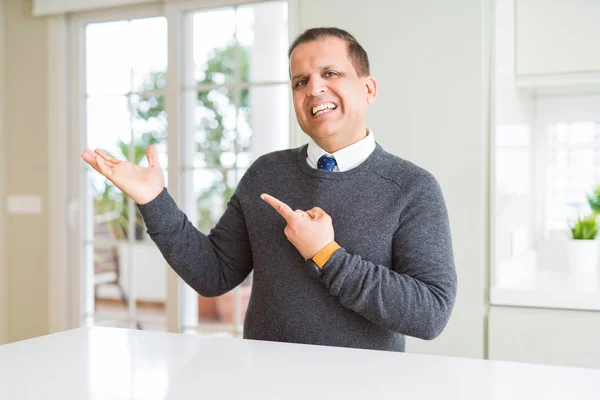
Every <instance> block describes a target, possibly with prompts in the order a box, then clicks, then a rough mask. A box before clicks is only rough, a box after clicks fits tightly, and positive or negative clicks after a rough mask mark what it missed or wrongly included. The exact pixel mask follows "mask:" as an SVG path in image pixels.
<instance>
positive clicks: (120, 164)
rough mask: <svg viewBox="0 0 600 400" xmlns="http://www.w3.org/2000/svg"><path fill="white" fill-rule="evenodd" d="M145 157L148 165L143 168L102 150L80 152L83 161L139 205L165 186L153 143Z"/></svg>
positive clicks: (149, 199)
mask: <svg viewBox="0 0 600 400" xmlns="http://www.w3.org/2000/svg"><path fill="white" fill-rule="evenodd" d="M146 157H147V158H148V165H149V167H146V168H144V167H140V166H137V165H134V164H132V163H130V162H129V161H121V160H117V159H116V158H112V157H111V156H109V155H108V154H106V153H105V152H104V151H102V150H96V151H95V152H93V151H91V150H89V149H86V150H85V151H84V152H83V153H82V154H81V158H83V159H84V160H85V162H87V163H88V164H89V165H91V166H92V168H94V169H95V170H96V171H98V172H100V173H101V174H102V175H104V176H105V177H106V179H108V180H109V181H111V182H112V183H113V184H114V185H115V186H116V187H117V188H119V189H120V190H121V191H122V192H123V193H125V194H126V195H127V196H129V197H130V198H131V199H133V201H135V202H136V203H137V204H140V205H143V204H146V203H149V202H150V201H152V200H154V199H155V198H156V196H158V195H159V194H160V192H162V190H163V188H164V187H165V176H164V174H163V171H162V169H161V168H160V165H159V164H158V155H157V153H156V147H155V146H154V145H150V146H148V148H147V149H146Z"/></svg>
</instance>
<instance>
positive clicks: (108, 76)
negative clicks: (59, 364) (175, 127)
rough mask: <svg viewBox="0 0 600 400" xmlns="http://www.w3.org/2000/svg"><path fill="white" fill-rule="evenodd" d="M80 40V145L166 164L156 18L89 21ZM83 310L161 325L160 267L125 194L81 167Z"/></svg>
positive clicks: (99, 319) (162, 55)
mask: <svg viewBox="0 0 600 400" xmlns="http://www.w3.org/2000/svg"><path fill="white" fill-rule="evenodd" d="M84 43H85V67H86V70H85V115H86V124H85V147H89V148H92V149H96V148H99V149H104V150H105V151H106V152H108V153H109V154H110V155H112V156H113V157H115V158H118V159H121V160H129V161H131V162H133V163H135V164H139V165H144V164H145V165H147V160H146V159H145V149H146V147H148V146H149V145H150V144H156V145H157V147H158V150H159V153H160V154H161V157H162V159H161V160H160V162H161V165H163V166H167V160H166V158H165V155H166V133H167V118H166V114H165V111H164V87H165V72H166V67H167V21H166V19H165V18H164V17H154V18H141V19H131V20H121V21H110V22H100V23H90V24H87V25H86V26H85V30H84ZM85 174H86V175H85V177H86V179H85V182H86V186H85V189H86V190H85V197H84V210H85V211H84V212H85V214H86V216H87V218H85V220H84V226H85V230H84V238H83V241H82V242H81V243H82V252H83V258H84V262H83V266H84V269H85V270H84V271H83V274H82V275H83V276H84V277H85V280H84V285H85V287H84V290H83V293H84V294H85V295H84V296H85V297H84V302H83V304H84V309H85V310H86V311H85V314H84V316H85V319H86V320H87V323H88V324H92V323H93V324H96V325H110V326H126V327H127V326H138V327H143V328H145V329H160V330H164V329H165V326H166V325H165V321H166V320H165V315H164V300H165V297H166V296H165V285H164V282H165V271H164V267H163V263H164V261H163V260H162V257H161V256H160V252H159V251H158V250H157V249H156V246H153V243H152V242H151V241H150V240H149V237H148V235H147V234H146V233H145V226H144V222H143V220H142V218H141V215H140V213H139V212H138V211H137V208H136V207H135V204H134V203H133V201H131V200H129V199H128V198H127V197H126V196H125V195H124V194H123V193H122V192H121V191H120V190H119V189H117V188H116V187H115V186H114V185H112V184H111V183H110V182H108V181H107V180H106V179H104V178H103V177H102V176H101V175H100V174H98V173H97V172H96V171H94V170H93V169H92V168H90V167H87V166H86V168H85Z"/></svg>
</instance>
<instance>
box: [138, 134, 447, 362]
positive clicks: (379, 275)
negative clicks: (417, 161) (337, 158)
mask: <svg viewBox="0 0 600 400" xmlns="http://www.w3.org/2000/svg"><path fill="white" fill-rule="evenodd" d="M306 148H307V147H306V146H303V147H300V148H297V149H292V150H284V151H279V152H275V153H270V154H267V155H265V156H262V157H260V158H259V159H257V160H256V161H255V162H254V163H253V164H252V166H251V167H250V169H248V171H247V172H246V173H245V175H244V177H243V178H242V180H241V182H240V184H239V185H238V187H237V189H236V191H235V193H234V195H233V196H232V198H231V200H230V201H229V203H228V205H227V209H226V211H225V213H224V214H223V216H222V217H221V219H220V220H219V222H218V224H217V225H216V226H215V227H214V228H213V229H212V230H211V232H210V234H209V235H208V236H206V235H204V234H202V233H200V232H199V231H198V230H197V229H196V228H195V227H194V226H193V225H192V224H191V223H190V221H189V220H188V219H187V217H186V216H185V214H184V213H183V212H182V211H181V210H179V208H178V207H177V205H176V203H175V202H174V201H173V199H172V198H171V196H170V195H169V194H168V192H167V190H166V189H165V190H163V192H162V193H161V194H160V195H159V196H158V197H157V198H156V199H154V200H152V201H151V202H150V203H148V204H146V205H143V206H139V209H140V211H141V213H142V215H143V217H144V221H145V222H146V225H147V228H148V233H149V234H150V236H151V238H152V240H154V242H155V243H156V245H157V246H158V248H159V249H160V251H161V252H162V254H163V256H164V257H165V259H166V260H167V262H168V263H169V265H171V267H172V268H173V269H174V270H175V271H176V272H177V273H178V274H179V276H181V277H182V278H183V279H184V280H185V281H186V282H187V283H188V284H189V285H190V286H191V287H192V288H194V289H195V290H196V291H197V292H198V293H200V294H201V295H203V296H209V297H210V296H218V295H220V294H223V293H225V292H227V291H229V290H231V289H233V288H234V287H236V286H237V285H239V284H240V283H241V282H242V281H243V280H244V279H245V278H246V277H247V276H248V274H250V272H252V271H254V277H253V286H252V294H251V296H250V303H249V306H248V310H247V312H246V318H245V321H244V337H245V338H248V339H261V340H272V341H285V342H296V343H309V344H320V345H330V346H344V347H356V348H365V349H379V350H392V351H403V350H404V345H405V339H404V335H409V336H414V337H418V338H422V339H433V338H435V337H436V336H437V335H439V334H440V332H441V331H442V330H443V329H444V327H445V325H446V323H447V322H448V319H449V317H450V313H451V311H452V308H453V306H454V300H455V297H456V272H455V267H454V258H453V254H452V243H451V239H450V229H449V224H448V215H447V211H446V206H445V204H444V200H443V197H442V193H441V191H440V187H439V185H438V183H437V181H436V180H435V178H434V177H433V176H432V175H431V174H430V173H428V172H427V171H425V170H423V169H421V168H419V167H417V166H415V165H414V164H411V163H410V162H408V161H405V160H402V159H400V158H398V157H396V156H393V155H391V154H389V153H387V152H385V151H384V150H383V149H382V148H381V147H380V146H379V145H377V147H376V149H375V150H374V151H373V153H371V155H370V156H369V157H368V158H367V159H366V160H365V161H364V162H363V163H362V164H360V165H359V166H358V167H356V168H354V169H351V170H349V171H345V172H327V171H321V170H316V169H313V168H311V167H310V166H309V165H308V164H307V162H306ZM261 193H268V194H271V195H273V196H275V197H276V198H278V199H280V200H281V201H283V202H285V203H287V204H288V205H289V206H290V207H291V208H292V209H302V210H307V209H310V208H312V207H315V206H318V207H321V208H322V209H323V210H324V211H325V212H327V213H328V214H329V215H330V216H331V218H332V220H333V227H334V231H335V240H336V241H337V242H338V243H339V244H340V245H341V246H342V248H341V249H338V250H337V251H336V252H335V253H334V254H333V256H332V257H331V258H330V260H329V261H328V262H327V263H326V264H325V265H324V266H323V268H322V269H321V270H319V269H318V268H317V267H316V265H315V264H314V263H313V262H312V261H305V260H304V259H303V258H302V256H301V255H300V253H299V252H298V251H297V250H296V248H295V247H294V246H293V245H292V244H291V243H290V242H289V241H288V240H287V238H286V236H285V235H284V233H283V230H284V228H285V225H286V222H285V220H284V219H283V218H282V217H281V216H280V215H279V214H278V213H277V212H276V211H275V210H274V209H273V208H272V207H271V206H269V205H268V204H267V203H265V202H264V201H263V200H262V199H261V198H260V194H261Z"/></svg>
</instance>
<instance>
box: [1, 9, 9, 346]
mask: <svg viewBox="0 0 600 400" xmlns="http://www.w3.org/2000/svg"><path fill="white" fill-rule="evenodd" d="M3 160H4V0H0V344H2V343H5V342H7V341H8V287H7V283H8V271H7V267H6V259H5V254H6V251H5V244H4V240H5V238H4V221H5V220H6V215H5V208H4V162H3Z"/></svg>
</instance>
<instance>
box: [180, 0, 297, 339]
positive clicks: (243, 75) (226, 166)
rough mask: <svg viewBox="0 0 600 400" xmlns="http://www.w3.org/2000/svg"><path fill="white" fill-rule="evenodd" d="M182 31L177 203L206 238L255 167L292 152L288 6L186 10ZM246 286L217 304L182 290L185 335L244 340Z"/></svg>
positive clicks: (270, 4)
mask: <svg viewBox="0 0 600 400" xmlns="http://www.w3.org/2000/svg"><path fill="white" fill-rule="evenodd" d="M184 24H188V25H187V26H186V28H185V29H184V32H189V33H188V34H187V35H186V36H184V39H183V40H184V43H185V48H186V51H185V52H184V53H185V55H186V56H185V57H184V59H183V66H184V67H183V70H184V71H186V73H184V76H183V78H184V79H183V80H182V86H181V88H180V94H181V95H180V99H181V100H182V109H183V110H185V111H186V112H184V113H183V121H182V122H183V124H182V125H183V127H184V130H183V132H182V133H183V136H182V138H181V145H182V147H181V154H182V160H181V182H182V185H181V193H182V197H183V198H182V200H183V201H182V204H183V205H184V211H185V212H186V214H187V215H188V217H189V218H190V221H192V223H193V224H194V225H195V226H196V227H197V228H198V229H199V230H200V231H202V232H204V233H208V232H209V231H210V229H211V228H212V227H213V226H215V224H216V223H217V221H218V219H219V218H220V216H221V215H222V214H223V212H224V210H225V207H226V205H227V201H228V200H229V198H230V197H231V195H232V194H233V192H234V190H235V188H236V186H237V184H238V182H239V180H240V179H241V177H242V175H243V174H244V172H245V171H246V169H247V168H248V167H249V166H250V164H251V163H252V161H253V160H254V159H255V158H256V157H258V156H260V155H262V154H264V153H267V152H269V151H274V150H280V149H284V148H287V147H288V146H289V99H290V93H289V82H288V72H287V71H288V69H287V68H288V67H287V47H288V35H287V32H288V26H287V25H288V24H287V3H286V2H282V1H272V2H265V3H257V4H252V5H244V6H236V7H228V8H221V9H216V10H202V11H190V12H189V13H188V14H187V15H186V16H185V18H184ZM188 27H189V28H188ZM251 284H252V276H250V277H249V278H248V279H246V281H245V282H243V283H242V285H241V286H240V287H238V288H236V289H235V290H233V291H232V292H229V293H226V294H224V295H222V296H219V297H217V298H203V297H201V296H200V297H199V296H198V295H197V294H196V293H195V292H193V290H191V289H190V288H188V287H187V286H184V287H183V291H184V293H185V296H184V298H185V299H187V301H184V310H183V315H184V318H183V329H184V331H210V332H221V333H225V334H227V335H241V333H242V322H243V318H244V314H245V310H246V308H247V306H248V301H249V298H250V290H251Z"/></svg>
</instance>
